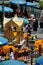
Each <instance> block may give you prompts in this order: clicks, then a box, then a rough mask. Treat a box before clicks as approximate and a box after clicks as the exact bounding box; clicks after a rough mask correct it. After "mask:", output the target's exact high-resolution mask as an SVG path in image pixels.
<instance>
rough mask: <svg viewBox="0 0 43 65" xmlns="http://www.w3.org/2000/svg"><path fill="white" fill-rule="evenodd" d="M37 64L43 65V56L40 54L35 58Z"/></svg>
mask: <svg viewBox="0 0 43 65" xmlns="http://www.w3.org/2000/svg"><path fill="white" fill-rule="evenodd" d="M35 62H36V64H35V65H43V56H40V57H39V58H37V59H36V60H35Z"/></svg>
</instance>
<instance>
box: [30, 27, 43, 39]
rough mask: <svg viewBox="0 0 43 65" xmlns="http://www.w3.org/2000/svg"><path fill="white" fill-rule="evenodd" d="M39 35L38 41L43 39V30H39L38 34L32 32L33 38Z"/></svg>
mask: <svg viewBox="0 0 43 65" xmlns="http://www.w3.org/2000/svg"><path fill="white" fill-rule="evenodd" d="M34 35H37V38H38V39H43V29H40V28H38V30H37V32H34V31H33V32H32V34H31V36H34Z"/></svg>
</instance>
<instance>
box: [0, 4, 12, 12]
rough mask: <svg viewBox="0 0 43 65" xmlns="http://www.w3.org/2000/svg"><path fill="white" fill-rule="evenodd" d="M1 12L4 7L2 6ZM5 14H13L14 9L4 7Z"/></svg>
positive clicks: (0, 7)
mask: <svg viewBox="0 0 43 65" xmlns="http://www.w3.org/2000/svg"><path fill="white" fill-rule="evenodd" d="M0 12H2V5H0ZM4 12H8V13H9V12H13V9H11V8H9V7H5V6H4Z"/></svg>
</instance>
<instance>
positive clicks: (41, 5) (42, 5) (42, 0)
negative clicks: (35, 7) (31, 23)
mask: <svg viewBox="0 0 43 65" xmlns="http://www.w3.org/2000/svg"><path fill="white" fill-rule="evenodd" d="M39 6H40V7H41V8H43V0H40V1H39Z"/></svg>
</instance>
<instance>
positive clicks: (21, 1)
mask: <svg viewBox="0 0 43 65" xmlns="http://www.w3.org/2000/svg"><path fill="white" fill-rule="evenodd" d="M10 3H12V4H19V5H24V4H26V1H25V0H11V1H10Z"/></svg>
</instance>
